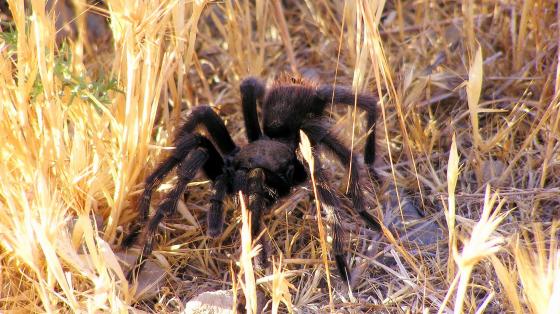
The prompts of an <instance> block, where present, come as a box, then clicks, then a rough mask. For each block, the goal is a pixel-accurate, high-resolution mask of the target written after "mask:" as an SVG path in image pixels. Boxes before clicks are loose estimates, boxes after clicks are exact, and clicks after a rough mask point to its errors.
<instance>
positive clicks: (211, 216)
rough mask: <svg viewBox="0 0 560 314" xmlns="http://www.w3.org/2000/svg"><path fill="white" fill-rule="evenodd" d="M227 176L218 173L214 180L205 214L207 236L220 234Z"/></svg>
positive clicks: (214, 236) (222, 223) (213, 236)
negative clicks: (208, 206) (208, 207)
mask: <svg viewBox="0 0 560 314" xmlns="http://www.w3.org/2000/svg"><path fill="white" fill-rule="evenodd" d="M228 181H229V177H228V176H227V174H222V175H219V176H218V177H217V178H216V180H215V181H214V185H213V192H212V197H211V198H210V209H209V210H208V214H207V216H206V220H207V226H208V231H207V233H208V236H209V237H212V238H216V237H218V236H219V235H220V234H222V230H223V228H224V198H225V197H226V194H227V189H228Z"/></svg>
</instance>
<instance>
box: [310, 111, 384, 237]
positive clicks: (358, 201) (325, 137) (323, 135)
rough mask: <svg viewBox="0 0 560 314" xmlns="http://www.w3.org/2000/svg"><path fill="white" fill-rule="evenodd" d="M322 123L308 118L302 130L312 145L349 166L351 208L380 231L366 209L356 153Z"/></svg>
mask: <svg viewBox="0 0 560 314" xmlns="http://www.w3.org/2000/svg"><path fill="white" fill-rule="evenodd" d="M324 124H325V123H323V122H321V120H309V121H307V122H306V123H305V124H304V125H303V126H302V130H303V131H304V132H305V134H307V136H309V138H310V139H311V141H312V142H313V143H314V145H322V146H324V147H326V148H327V149H329V150H330V151H332V152H333V153H334V154H335V156H336V157H337V158H338V160H339V162H340V163H341V164H342V165H344V166H345V167H350V186H349V194H350V199H351V200H352V205H353V208H354V210H355V211H356V212H357V213H358V214H359V215H360V217H362V219H363V220H364V221H365V222H366V223H368V224H369V225H370V227H372V228H373V229H374V230H375V231H380V230H381V226H380V223H379V221H378V219H376V218H375V217H374V216H372V215H371V214H370V213H368V212H367V210H366V205H365V199H364V192H363V189H362V187H361V186H360V182H359V181H360V180H359V178H360V171H359V170H360V169H359V167H360V165H361V164H360V161H359V160H358V157H357V154H351V153H350V150H349V149H348V148H347V147H346V146H345V145H344V144H342V142H341V141H340V140H339V139H338V138H336V137H335V136H334V135H332V134H330V131H329V128H327V127H325V126H324ZM350 156H352V157H350ZM350 161H352V162H350Z"/></svg>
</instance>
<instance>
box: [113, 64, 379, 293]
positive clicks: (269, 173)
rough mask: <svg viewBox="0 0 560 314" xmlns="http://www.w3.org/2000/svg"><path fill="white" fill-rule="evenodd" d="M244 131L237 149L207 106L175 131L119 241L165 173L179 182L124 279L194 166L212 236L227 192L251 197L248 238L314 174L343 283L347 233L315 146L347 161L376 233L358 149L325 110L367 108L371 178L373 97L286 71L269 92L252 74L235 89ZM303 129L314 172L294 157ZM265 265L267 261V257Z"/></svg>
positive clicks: (144, 215)
mask: <svg viewBox="0 0 560 314" xmlns="http://www.w3.org/2000/svg"><path fill="white" fill-rule="evenodd" d="M240 90H241V98H242V105H243V117H244V120H245V129H246V130H245V131H246V133H247V138H248V140H249V143H248V144H247V145H245V146H243V147H238V146H237V145H236V144H235V143H234V142H233V140H232V138H231V136H230V135H229V133H228V131H227V129H226V127H225V125H224V122H223V121H222V120H221V118H220V117H219V116H218V115H217V114H216V113H215V112H214V111H213V110H212V109H211V108H210V107H209V106H197V107H195V108H193V110H192V112H191V113H190V114H189V116H188V117H187V119H186V122H185V123H184V124H183V125H182V127H181V128H180V129H179V130H178V132H177V134H176V137H175V141H174V144H175V150H174V151H173V153H172V154H171V156H170V157H168V158H167V159H165V160H164V161H163V162H162V163H161V164H160V165H159V166H158V167H157V168H156V169H155V170H154V171H153V173H152V174H151V175H150V176H148V177H147V178H146V180H145V187H144V192H143V194H142V198H141V199H140V202H139V211H140V217H139V222H138V223H137V224H136V225H135V227H133V228H132V229H133V230H132V231H131V233H130V235H128V236H127V237H126V238H125V239H124V240H123V245H124V246H125V247H127V246H130V245H132V244H133V243H134V240H135V238H136V237H137V236H138V235H139V233H140V231H141V229H142V228H143V226H144V225H145V223H146V221H147V220H148V211H149V206H150V199H151V196H152V193H153V191H154V190H155V189H156V188H157V187H158V186H159V185H160V184H161V182H162V180H163V178H164V177H165V176H166V175H167V174H168V173H169V172H170V171H171V170H172V169H173V168H174V167H176V166H177V167H178V171H177V176H178V182H177V184H176V186H175V187H174V188H173V189H172V190H171V191H170V192H169V194H168V195H167V196H166V197H165V199H164V200H163V201H162V202H161V204H160V205H159V207H158V209H157V210H156V212H155V214H154V216H153V217H152V218H151V219H150V220H149V222H148V226H147V231H146V241H145V244H144V247H143V250H142V252H141V254H140V255H139V257H138V259H137V261H136V263H135V265H134V266H133V267H132V269H131V270H130V272H129V273H128V279H129V280H131V279H132V276H133V275H135V274H137V273H138V272H139V271H140V270H141V268H142V265H143V264H144V259H145V258H146V257H147V256H149V255H150V254H151V252H152V249H153V245H154V236H155V234H156V231H157V227H158V224H159V223H160V222H161V220H162V219H163V218H164V217H168V216H170V215H172V214H173V213H174V212H175V210H176V207H177V201H178V200H179V198H180V197H181V196H182V195H183V194H184V192H185V187H186V185H187V183H188V182H189V181H191V180H192V179H193V178H194V176H195V174H196V173H197V171H198V170H200V169H202V170H203V172H204V174H205V175H206V176H207V177H208V178H209V179H210V180H212V182H213V194H212V197H211V199H210V202H211V205H210V209H209V211H208V214H207V222H208V231H207V233H208V235H209V236H210V237H217V236H219V235H220V234H221V232H222V229H223V225H224V213H223V208H222V207H223V200H224V197H225V196H226V195H232V194H237V192H238V191H242V192H243V195H245V196H247V197H248V199H249V203H248V208H249V210H250V211H251V213H252V216H251V217H252V218H251V233H252V236H253V238H255V237H257V236H258V235H259V233H260V231H261V222H260V220H261V215H262V214H263V212H265V210H266V209H267V208H269V207H270V206H271V205H272V204H274V202H275V200H276V199H277V198H279V197H283V196H286V195H287V194H289V193H290V190H291V189H292V187H294V186H296V185H299V184H302V183H303V182H305V181H306V180H307V178H308V171H313V172H314V176H315V178H316V183H317V192H318V193H317V194H318V196H319V198H320V201H321V204H322V208H323V209H324V210H325V211H326V215H327V223H328V224H330V226H331V230H332V233H333V236H332V238H333V248H332V250H333V251H334V256H335V261H336V265H337V268H338V271H339V272H340V275H341V277H342V279H343V280H344V281H345V282H348V281H349V280H350V278H349V276H350V273H349V271H348V267H347V264H346V261H345V259H344V254H343V253H344V245H343V239H344V231H343V228H342V226H341V224H340V219H339V213H338V212H339V211H340V210H341V200H340V198H339V196H338V195H337V194H336V193H335V191H334V190H333V189H332V188H331V187H330V186H329V184H328V183H327V177H326V175H325V173H324V170H323V169H322V167H321V165H320V163H319V158H318V157H319V154H318V153H317V152H318V148H319V147H324V148H326V149H328V150H330V151H331V152H332V153H334V155H335V156H336V157H337V159H338V160H339V161H340V162H341V163H342V164H343V165H346V166H350V167H351V169H350V181H349V182H350V187H349V193H348V194H349V196H350V198H351V200H352V203H353V208H354V210H355V211H356V212H357V213H358V214H359V215H360V216H361V217H362V218H363V220H365V221H366V222H367V223H368V224H369V225H370V226H371V227H373V228H374V229H375V230H380V225H379V222H378V221H377V219H376V218H375V217H374V216H372V215H371V214H370V213H368V212H367V210H366V204H365V203H364V195H363V191H362V188H361V187H360V184H359V172H360V169H359V168H360V167H361V165H362V164H361V163H360V162H359V160H358V156H359V154H352V153H351V151H350V149H349V148H347V147H346V146H345V145H343V143H342V142H341V141H340V140H339V139H338V138H336V137H335V136H333V135H332V134H330V133H329V121H328V119H327V118H326V117H325V115H324V111H325V108H326V107H327V105H329V104H331V103H335V104H345V105H348V106H353V105H354V104H355V103H356V104H357V106H358V107H359V108H361V109H363V110H365V111H366V113H367V125H368V128H369V130H370V132H371V133H370V134H369V135H368V137H367V140H366V145H365V153H364V161H365V165H366V167H367V168H368V171H369V172H370V175H372V176H375V173H374V170H373V162H374V159H375V121H376V99H375V98H374V97H373V96H371V95H367V94H357V95H356V94H354V93H353V92H352V90H351V89H350V88H347V87H339V86H337V87H333V86H331V85H316V84H314V83H312V82H309V81H306V80H304V79H302V78H299V77H293V76H289V75H285V76H283V77H282V78H280V79H279V80H277V81H276V82H274V83H273V84H272V86H271V87H270V88H269V89H268V90H267V89H266V87H265V86H264V84H263V83H262V82H261V81H259V80H258V79H256V78H252V77H250V78H247V79H245V80H243V82H242V83H241V86H240ZM257 102H260V103H261V106H262V107H261V109H262V129H261V126H260V125H259V118H258V116H257ZM200 126H202V127H204V128H206V131H207V134H208V137H205V136H203V135H201V134H198V133H196V132H195V130H196V128H197V127H200ZM300 130H302V131H304V132H305V133H306V134H307V136H308V137H309V139H310V142H311V144H312V146H313V148H314V152H313V154H314V157H315V166H314V168H315V169H311V170H308V169H307V168H306V166H304V164H303V163H302V162H301V161H300V159H298V154H297V148H298V143H299V142H300ZM265 263H266V261H265Z"/></svg>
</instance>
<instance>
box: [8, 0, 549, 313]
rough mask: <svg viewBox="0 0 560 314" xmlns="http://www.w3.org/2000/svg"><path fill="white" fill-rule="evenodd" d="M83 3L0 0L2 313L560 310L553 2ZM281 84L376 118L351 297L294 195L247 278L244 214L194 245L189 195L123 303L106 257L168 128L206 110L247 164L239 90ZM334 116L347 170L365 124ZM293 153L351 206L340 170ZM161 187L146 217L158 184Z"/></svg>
mask: <svg viewBox="0 0 560 314" xmlns="http://www.w3.org/2000/svg"><path fill="white" fill-rule="evenodd" d="M55 2H56V4H54V3H55ZM90 2H91V1H78V2H76V1H46V0H30V1H23V0H7V1H0V29H1V31H0V86H1V88H0V134H2V143H1V144H0V146H1V149H0V251H1V252H2V254H0V312H8V313H9V312H18V311H19V312H39V313H43V312H73V313H74V312H78V313H99V312H115V313H125V312H127V313H128V312H133V311H136V310H141V311H146V312H181V311H182V310H183V309H184V304H183V301H184V300H185V299H194V298H196V297H197V296H199V295H200V294H201V292H206V291H213V292H214V291H223V290H230V289H231V290H233V294H240V293H242V292H244V293H245V294H246V296H248V298H247V303H246V305H247V307H248V308H249V309H250V310H251V311H255V308H256V307H255V304H256V296H255V294H257V292H258V294H259V298H260V296H261V295H262V294H261V292H264V299H265V301H270V302H268V307H267V308H266V310H270V311H274V312H275V313H276V312H277V313H283V312H290V311H292V312H311V313H316V312H325V311H329V310H331V311H339V310H340V311H349V312H356V313H361V312H368V311H369V312H371V311H380V312H411V313H417V312H424V311H426V312H435V311H437V310H439V311H440V312H453V311H455V312H457V313H460V312H469V313H482V312H487V313H503V312H515V313H554V312H557V309H558V308H560V305H559V303H558V302H560V301H559V300H560V295H559V293H560V292H559V291H560V288H559V287H558V285H559V282H560V277H559V275H558V273H559V271H558V269H559V268H560V266H559V260H560V259H559V257H558V256H559V253H558V248H559V244H558V223H559V222H558V217H560V215H559V212H558V208H559V199H558V191H559V188H558V187H559V186H560V162H559V161H560V157H559V156H560V144H559V143H560V138H559V136H558V134H559V132H560V129H559V128H560V107H559V99H560V94H559V89H560V87H559V86H560V73H559V69H560V62H558V60H560V54H559V52H558V51H559V49H558V47H559V45H560V37H559V36H558V33H559V32H558V24H559V21H560V10H559V9H558V4H559V3H560V1H542V0H540V1H534V0H523V1H472V0H464V1H461V3H460V6H461V7H458V6H450V5H447V4H449V3H448V2H446V1H443V0H437V1H402V0H398V1H335V0H320V1H309V0H306V1H277V0H275V1H266V0H254V1H253V0H240V1H234V0H225V1H205V0H200V1H199V0H197V1H178V0H154V1H97V2H102V3H104V4H105V5H101V6H99V5H90V4H89V3H90ZM70 3H72V4H73V5H70ZM85 10H88V12H85ZM91 13H100V14H102V16H97V19H96V20H95V19H94V20H92V19H91V18H90V17H91ZM105 17H106V18H107V19H105ZM92 21H93V23H92ZM95 21H96V22H95ZM100 23H102V24H103V25H101V24H100ZM98 26H103V27H98ZM100 33H101V34H100ZM92 35H93V37H95V35H101V37H104V38H108V41H107V42H105V43H104V44H102V43H98V42H96V41H95V40H93V39H91V38H93V37H92ZM290 69H291V70H292V71H299V72H300V73H301V75H302V76H304V77H306V78H311V79H314V80H317V81H318V84H320V85H323V84H325V85H337V86H352V87H351V88H352V90H354V91H368V92H372V91H375V92H376V94H377V96H378V97H379V118H378V120H377V126H376V130H377V144H378V145H377V147H376V148H377V153H376V155H377V158H376V162H375V169H376V172H377V174H378V178H379V184H378V185H377V184H376V185H375V190H374V191H368V193H366V194H367V202H366V203H367V210H368V212H370V213H374V212H376V211H377V215H378V217H383V219H384V220H383V234H384V236H381V235H380V234H378V233H375V232H372V231H371V230H370V229H369V228H368V227H366V226H364V225H363V224H362V223H361V222H359V219H357V217H356V216H355V215H354V214H353V211H352V210H351V209H349V210H341V211H340V221H341V223H342V226H343V228H344V229H345V230H346V231H348V232H349V233H350V234H351V236H350V237H348V241H347V242H345V243H347V247H346V248H345V251H346V252H348V254H347V256H346V258H348V260H349V261H350V262H351V263H353V262H354V261H355V263H353V264H354V265H359V267H355V269H356V270H357V271H356V274H357V275H355V276H353V280H352V281H353V282H352V284H353V286H352V289H353V290H352V294H351V295H350V296H348V294H347V289H346V288H347V287H346V285H344V284H342V283H341V282H339V280H338V279H337V277H336V276H333V277H332V278H331V276H330V269H329V268H330V267H329V264H328V263H327V261H328V258H327V257H328V250H327V248H328V245H329V244H328V240H327V237H326V236H325V225H324V224H325V221H323V220H322V219H321V217H322V215H321V214H320V212H321V205H322V204H320V203H319V202H317V198H316V197H315V200H313V194H312V193H311V192H310V191H309V190H308V189H306V188H305V187H301V188H297V189H296V190H295V191H294V193H292V194H291V195H290V196H287V197H285V198H281V199H278V200H277V202H276V203H275V204H274V207H273V208H272V209H271V211H270V212H269V213H267V214H265V215H264V217H263V219H264V221H263V222H265V223H266V226H267V228H266V232H267V234H266V235H267V236H268V237H269V238H270V239H272V241H270V244H271V250H270V251H271V252H270V255H271V256H272V257H278V256H282V258H281V259H280V260H277V259H276V260H274V261H275V263H274V267H273V269H270V270H268V269H267V270H265V274H263V276H262V277H259V276H258V275H257V273H259V272H256V270H255V271H253V269H252V268H251V267H252V263H251V261H252V256H254V254H255V251H256V248H255V247H252V246H251V241H252V240H253V239H249V238H247V236H248V234H247V230H248V229H247V226H246V225H245V223H246V222H244V221H242V218H243V215H248V213H247V210H250V209H247V208H242V209H240V208H239V206H237V204H236V205H235V206H234V205H232V204H231V203H232V202H230V201H226V203H225V204H226V205H227V206H225V207H226V210H225V215H224V218H225V219H224V220H225V223H226V224H225V228H224V231H223V234H222V236H220V237H219V238H217V239H209V238H208V237H207V236H206V223H205V221H206V214H207V211H208V206H209V203H210V201H209V199H210V198H211V194H212V192H211V190H212V187H211V182H210V181H208V180H207V179H206V178H200V179H198V178H197V179H195V181H196V182H192V184H189V185H188V187H187V189H188V191H189V197H188V198H185V199H182V200H181V201H180V202H179V208H178V213H177V215H174V216H173V217H166V219H165V220H164V221H163V222H162V223H161V224H160V225H159V226H158V236H157V238H156V242H157V243H156V246H155V247H154V254H152V258H153V260H152V261H150V262H151V263H155V264H161V265H163V266H162V268H165V269H166V270H167V271H168V272H167V275H168V276H167V278H166V279H167V280H165V281H163V282H162V284H161V289H159V290H157V291H153V292H154V293H153V294H152V296H150V297H146V298H144V299H142V300H138V299H135V296H134V295H133V294H132V292H133V291H130V286H129V284H128V283H127V282H126V280H125V278H124V273H123V269H122V266H121V264H120V263H119V262H118V261H117V256H119V257H120V255H121V253H120V252H118V250H119V247H120V242H121V239H122V238H123V235H125V234H127V232H128V231H129V228H130V222H131V221H133V220H135V219H137V215H138V213H137V200H138V197H139V195H141V194H142V191H143V184H142V182H143V180H144V179H145V178H146V177H147V176H148V175H149V174H150V173H151V171H152V170H153V169H154V167H155V166H156V164H157V163H158V161H160V160H162V159H163V158H165V157H166V156H168V155H169V153H170V152H171V151H172V149H173V147H170V146H171V134H173V132H174V131H175V130H176V129H177V126H178V125H179V124H180V121H181V117H182V116H184V115H185V114H186V112H187V111H188V110H189V109H190V108H191V107H193V106H196V105H198V104H209V105H210V106H212V107H213V108H214V109H215V110H216V112H218V113H219V114H220V116H221V117H222V118H223V119H224V121H225V124H226V127H227V128H228V131H229V132H230V133H231V134H232V136H233V138H234V140H235V142H236V143H239V144H240V145H244V144H245V143H246V141H247V140H246V138H245V132H244V126H243V124H244V121H243V116H242V108H241V105H240V104H241V99H240V95H239V83H240V81H241V79H243V78H245V77H246V76H247V75H255V76H260V77H262V78H263V80H271V79H272V78H274V77H276V76H278V74H279V73H282V72H284V71H286V70H290ZM329 109H330V112H329V117H330V118H331V119H332V122H333V124H332V128H331V130H332V134H333V135H334V134H335V135H336V136H338V137H339V138H340V140H341V142H345V143H349V144H350V145H351V146H352V154H353V156H356V155H355V154H358V153H361V152H363V146H364V140H365V136H364V134H366V133H367V132H369V131H370V130H365V127H364V123H363V121H364V120H365V119H364V115H363V113H362V110H360V109H359V108H355V107H354V108H343V106H332V107H331V106H329ZM356 109H358V110H356ZM200 131H201V132H202V133H206V131H205V130H200ZM303 139H305V136H304V135H302V140H303ZM301 144H302V146H301V147H300V150H301V152H302V153H303V154H304V155H306V161H305V162H307V163H309V164H310V166H311V168H313V167H314V165H313V163H314V162H315V163H317V160H314V158H318V157H319V156H320V157H321V158H322V159H324V161H323V162H322V163H321V165H322V166H323V167H324V170H325V171H326V172H328V176H329V177H330V178H332V179H333V180H332V181H333V182H331V185H332V186H333V187H338V189H339V190H340V192H341V193H344V192H346V185H347V182H348V179H349V176H348V173H349V172H348V166H350V165H340V164H339V163H338V162H337V160H336V158H335V156H333V155H331V154H329V152H328V149H324V147H322V145H319V147H318V148H320V149H321V152H320V151H319V150H317V151H311V147H310V145H309V143H304V142H302V143H301ZM323 152H325V154H322V153H323ZM358 159H360V160H361V158H358ZM352 166H353V165H352ZM202 174H203V173H201V175H202ZM311 179H312V180H311V181H313V188H315V182H314V180H315V178H311ZM360 179H364V180H367V179H368V178H366V175H364V176H362V177H361V178H360ZM165 180H166V181H165V182H164V183H163V184H162V185H161V186H160V189H159V190H158V191H156V193H154V195H153V201H152V208H151V209H152V210H153V208H154V207H157V205H158V204H159V202H160V201H161V199H162V197H163V196H164V194H165V193H167V192H168V191H169V190H170V188H171V187H172V186H174V184H175V182H176V179H175V178H174V175H173V172H171V174H170V175H169V176H168V178H166V179H165ZM364 183H365V182H364ZM489 185H491V186H492V187H495V188H496V189H499V191H500V192H499V193H498V192H490V191H488V190H485V189H487V186H489ZM364 186H365V185H364ZM369 192H372V193H369ZM502 197H504V198H502ZM506 197H507V199H506ZM315 202H317V203H315ZM343 203H344V204H345V206H346V205H348V206H351V205H350V204H351V202H346V201H343ZM314 204H315V205H314ZM313 207H315V209H316V213H313V214H310V212H309V210H310V209H311V208H313ZM393 211H394V213H393ZM502 212H503V213H502ZM317 226H318V227H319V228H318V229H319V234H318V235H317ZM446 228H447V230H446ZM239 229H242V234H239ZM317 238H319V240H318V241H315V239H317ZM503 239H508V243H507V244H504V243H503ZM446 246H447V247H446ZM240 247H243V249H244V253H243V254H244V255H243V254H242V256H241V257H239V258H237V253H238V252H239V248H240ZM136 250H137V249H136V248H133V249H131V252H136ZM131 252H129V253H131ZM353 258H355V260H354V259H353ZM276 262H278V263H276ZM235 263H239V269H240V271H239V272H238V271H237V269H238V268H237V267H234V266H235ZM323 268H324V269H323ZM225 269H236V273H234V272H233V270H232V271H229V272H226V271H224V270H225ZM255 272H256V273H255ZM266 272H268V274H267V273H266ZM158 286H159V285H158ZM261 287H264V288H265V289H262V291H261V290H258V291H257V292H255V290H256V289H260V288H261ZM239 288H241V289H239ZM154 290H156V289H154ZM327 290H328V291H327ZM228 293H229V291H228ZM352 296H353V297H355V299H356V300H357V302H354V298H353V297H352ZM235 300H237V299H235ZM259 302H260V300H259ZM261 305H262V304H258V306H261ZM258 306H257V307H258ZM257 310H258V309H257Z"/></svg>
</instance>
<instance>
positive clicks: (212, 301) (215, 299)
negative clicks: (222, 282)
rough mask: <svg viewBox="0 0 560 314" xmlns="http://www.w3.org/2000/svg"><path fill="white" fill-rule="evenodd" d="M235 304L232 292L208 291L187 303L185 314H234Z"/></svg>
mask: <svg viewBox="0 0 560 314" xmlns="http://www.w3.org/2000/svg"><path fill="white" fill-rule="evenodd" d="M233 304H234V300H233V292H232V291H231V290H217V291H208V292H203V293H201V294H199V295H198V296H196V297H194V298H192V299H191V300H190V301H189V302H187V304H186V305H185V310H184V311H183V314H226V313H228V314H233V313H235V312H234V310H233Z"/></svg>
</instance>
